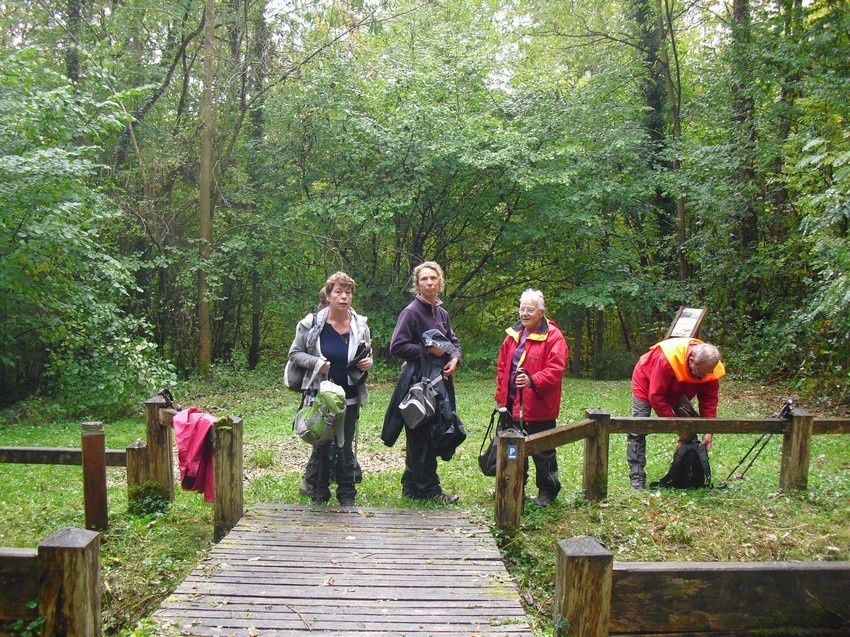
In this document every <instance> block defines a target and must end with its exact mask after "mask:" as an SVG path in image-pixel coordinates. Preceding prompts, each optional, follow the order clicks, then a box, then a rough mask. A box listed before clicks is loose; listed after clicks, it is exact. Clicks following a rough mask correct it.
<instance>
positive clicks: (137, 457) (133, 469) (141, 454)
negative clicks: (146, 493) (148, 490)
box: [127, 440, 150, 491]
mask: <svg viewBox="0 0 850 637" xmlns="http://www.w3.org/2000/svg"><path fill="white" fill-rule="evenodd" d="M148 480H150V477H149V476H148V446H147V445H146V444H145V443H143V442H142V441H141V440H136V442H134V443H133V444H131V445H129V446H128V447H127V489H128V491H129V489H132V488H133V487H137V486H139V485H140V484H143V483H145V482H147V481H148Z"/></svg>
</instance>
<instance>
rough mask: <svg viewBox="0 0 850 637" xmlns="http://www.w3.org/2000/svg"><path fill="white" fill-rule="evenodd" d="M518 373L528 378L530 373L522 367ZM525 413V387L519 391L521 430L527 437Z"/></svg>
mask: <svg viewBox="0 0 850 637" xmlns="http://www.w3.org/2000/svg"><path fill="white" fill-rule="evenodd" d="M516 371H517V374H525V375H526V377H528V373H527V372H526V371H525V370H524V369H523V368H522V367H520V368H519V369H518V370H516ZM524 412H525V387H522V388H520V390H519V429H520V431H521V432H522V433H524V434H525V435H528V433H527V432H526V431H525V417H524V416H523V413H524Z"/></svg>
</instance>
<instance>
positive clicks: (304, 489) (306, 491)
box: [298, 478, 313, 496]
mask: <svg viewBox="0 0 850 637" xmlns="http://www.w3.org/2000/svg"><path fill="white" fill-rule="evenodd" d="M298 493H300V494H301V495H308V496H312V495H313V487H311V486H310V485H309V483H308V482H307V481H306V480H305V479H304V478H301V486H299V487H298Z"/></svg>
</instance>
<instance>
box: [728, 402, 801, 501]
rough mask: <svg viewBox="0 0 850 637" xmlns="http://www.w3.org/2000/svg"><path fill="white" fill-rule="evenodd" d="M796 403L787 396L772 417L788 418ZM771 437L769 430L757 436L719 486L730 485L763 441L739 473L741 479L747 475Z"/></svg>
mask: <svg viewBox="0 0 850 637" xmlns="http://www.w3.org/2000/svg"><path fill="white" fill-rule="evenodd" d="M795 404H796V403H795V399H794V398H786V399H785V402H784V403H783V405H782V408H781V409H780V410H779V411H778V412H776V413H775V414H773V415H772V416H771V417H772V418H785V419H786V420H787V419H789V418H791V416H792V414H793V411H794V407H795ZM771 438H773V433H767V432H765V433H763V434H761V435H760V436H759V437H758V438H756V440H755V442H754V443H753V444H752V446H751V447H750V448H749V449H748V450H747V453H745V454H744V455H743V457H742V458H741V459H740V460H739V461H738V464H737V465H735V468H734V469H732V471H730V472H729V475H728V476H726V479H725V480H724V481H723V482H721V483H720V485H718V486H719V487H724V486H729V485H728V483H729V479H730V478H731V477H732V476H733V475H735V472H736V471H737V470H738V469H739V468H740V467H741V465H742V464H744V463H745V462H746V461H747V458H749V456H750V454H751V453H752V452H753V449H755V448H756V446H757V445H758V444H759V443H761V447H759V448H758V451H756V453H755V455H754V456H753V457H752V459H751V460H750V462H749V464H747V466H746V467H744V470H743V471H741V473H739V474H738V479H739V480H740V479H742V478H743V477H744V476H745V475H746V473H747V471H749V469H750V467H752V466H753V463H754V462H755V461H756V460H757V459H758V457H759V456H760V455H761V452H762V451H764V448H765V447H767V444H768V443H769V442H770V439H771Z"/></svg>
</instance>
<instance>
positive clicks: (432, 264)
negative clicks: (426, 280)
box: [410, 261, 446, 294]
mask: <svg viewBox="0 0 850 637" xmlns="http://www.w3.org/2000/svg"><path fill="white" fill-rule="evenodd" d="M425 269H429V270H433V271H434V272H436V273H437V279H438V280H439V291H440V293H442V292H443V290H445V289H446V275H445V274H443V268H441V267H440V264H439V263H437V262H436V261H423V262H422V263H420V264H419V265H417V266H416V267H415V268H413V287H412V288H410V291H411V292H413V293H414V294H416V293H417V292H419V273H420V272H422V270H425Z"/></svg>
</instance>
